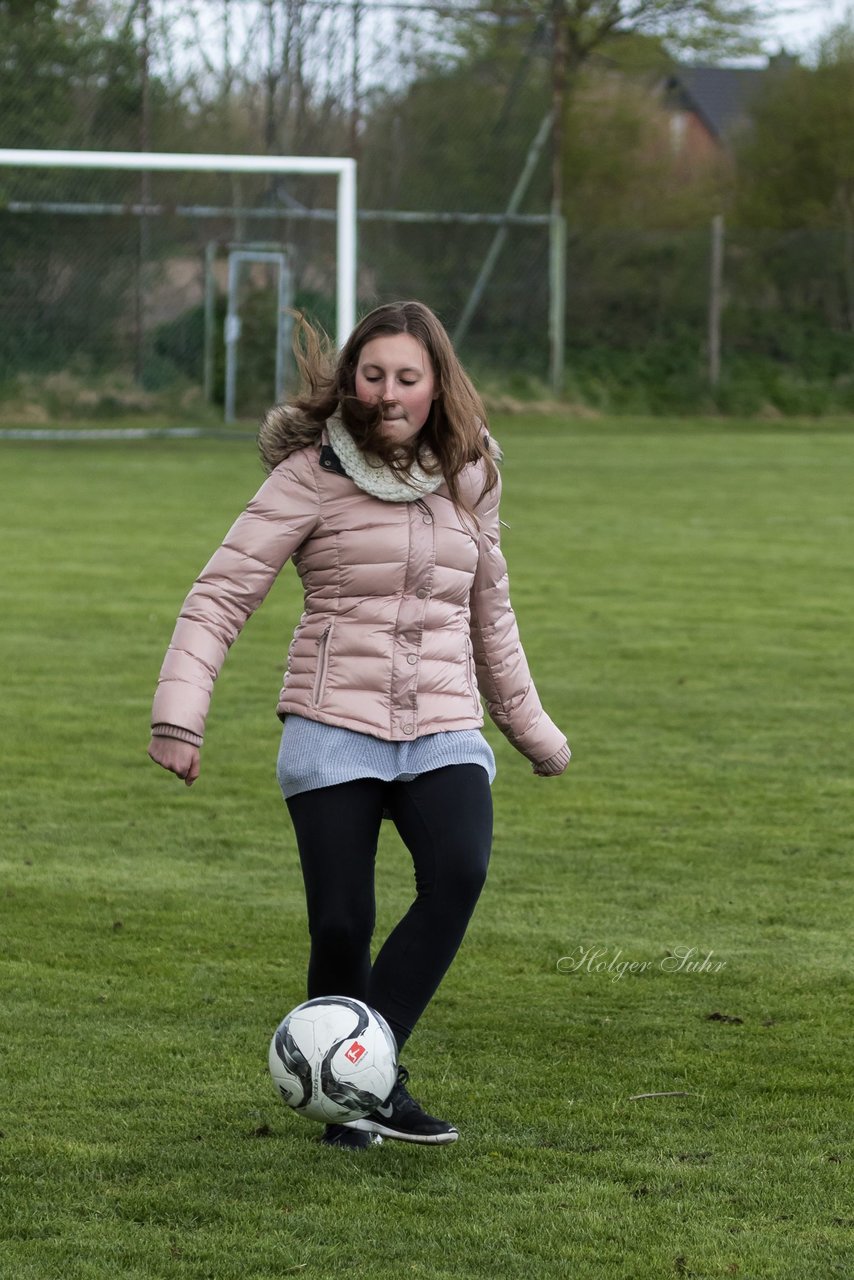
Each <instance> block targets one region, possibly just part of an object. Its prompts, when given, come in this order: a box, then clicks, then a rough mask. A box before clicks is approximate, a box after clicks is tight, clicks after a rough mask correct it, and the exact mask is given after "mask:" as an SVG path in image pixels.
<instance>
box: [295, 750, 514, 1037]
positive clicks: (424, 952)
mask: <svg viewBox="0 0 854 1280" xmlns="http://www.w3.org/2000/svg"><path fill="white" fill-rule="evenodd" d="M287 806H288V811H289V812H290V815H291V820H292V821H293V824H294V831H295V832H296V838H297V845H298V847H299V856H300V863H301V865H302V874H303V879H304V881H305V893H306V902H307V905H308V928H309V933H310V934H311V955H310V959H309V965H308V998H309V999H313V998H314V997H316V996H322V995H345V996H346V995H349V996H355V997H356V998H357V999H359V1000H364V1001H365V1002H366V1003H367V1004H369V1005H371V1006H372V1007H373V1008H374V1009H377V1010H378V1011H379V1012H380V1013H381V1014H382V1015H383V1017H384V1018H385V1019H386V1021H387V1022H388V1024H389V1026H390V1027H391V1029H392V1031H393V1032H394V1035H395V1038H396V1040H397V1044H398V1049H399V1050H400V1049H402V1048H403V1045H404V1043H405V1042H406V1040H407V1038H408V1037H409V1035H410V1033H411V1032H412V1029H413V1027H414V1026H415V1024H416V1022H417V1021H418V1019H419V1018H420V1016H421V1014H422V1013H423V1012H424V1010H425V1009H426V1007H427V1005H428V1004H429V1002H430V1000H431V998H432V997H433V995H434V993H435V992H436V989H437V988H438V986H439V983H440V982H441V981H442V978H443V977H444V976H445V974H446V973H447V971H448V968H449V966H450V964H451V961H452V960H453V958H454V956H455V955H456V953H457V950H458V948H459V946H460V943H461V942H462V940H463V936H464V934H465V931H466V927H467V925H468V922H469V920H470V919H471V915H472V912H473V911H474V908H475V905H476V903H477V900H478V897H479V896H480V891H481V889H482V888H483V883H484V880H485V879H486V868H487V865H488V863H489V852H490V848H491V845H492V796H491V793H490V790H489V777H488V775H487V773H486V770H485V769H484V768H482V766H481V765H479V764H451V765H446V766H445V767H444V768H441V769H432V770H430V772H429V773H423V774H421V775H420V776H419V777H417V778H415V779H414V780H413V781H412V782H383V781H382V780H381V779H379V778H358V779H357V780H356V781H355V782H342V783H339V784H338V785H337V786H332V787H319V788H317V789H316V790H314V791H303V792H300V794H299V795H295V796H291V797H290V799H289V800H288V801H287ZM386 807H387V808H388V810H389V812H390V814H391V817H392V819H393V821H394V824H395V826H396V827H397V830H398V832H399V833H400V835H401V837H402V839H403V842H404V844H405V845H406V847H407V848H408V849H409V852H410V853H411V854H412V861H413V863H414V866H415V888H416V897H415V900H414V902H413V903H412V905H411V906H410V908H409V910H408V911H407V912H406V915H405V916H404V917H403V919H402V920H401V921H400V922H399V923H398V924H397V925H396V926H395V928H394V929H393V930H392V932H391V933H390V934H389V936H388V938H387V939H386V941H385V942H384V943H383V946H382V948H381V949H380V952H379V954H378V955H377V958H376V960H375V961H374V963H373V965H371V950H370V944H371V935H372V934H373V930H374V923H375V920H376V909H375V902H374V860H375V857H376V852H377V841H378V837H379V832H380V823H381V821H382V816H383V809H384V808H386Z"/></svg>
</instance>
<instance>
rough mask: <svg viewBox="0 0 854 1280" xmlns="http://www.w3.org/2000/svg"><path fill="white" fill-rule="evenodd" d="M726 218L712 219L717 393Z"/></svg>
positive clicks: (712, 365) (712, 354)
mask: <svg viewBox="0 0 854 1280" xmlns="http://www.w3.org/2000/svg"><path fill="white" fill-rule="evenodd" d="M723 272H724V217H723V214H722V213H716V214H715V216H714V217H713V218H712V266H711V273H710V277H709V385H710V386H711V388H712V390H713V391H716V390H717V388H718V384H719V383H720V380H721V310H722V305H723Z"/></svg>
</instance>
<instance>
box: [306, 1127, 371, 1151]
mask: <svg viewBox="0 0 854 1280" xmlns="http://www.w3.org/2000/svg"><path fill="white" fill-rule="evenodd" d="M320 1141H321V1142H322V1143H323V1145H324V1146H325V1147H349V1148H350V1149H351V1150H353V1151H362V1150H363V1149H364V1148H365V1147H372V1146H374V1144H375V1143H378V1142H382V1138H381V1137H380V1136H379V1134H376V1133H358V1132H357V1131H356V1130H355V1129H348V1128H347V1127H346V1125H343V1124H328V1125H327V1126H326V1128H325V1129H324V1130H323V1133H322V1134H321V1135H320Z"/></svg>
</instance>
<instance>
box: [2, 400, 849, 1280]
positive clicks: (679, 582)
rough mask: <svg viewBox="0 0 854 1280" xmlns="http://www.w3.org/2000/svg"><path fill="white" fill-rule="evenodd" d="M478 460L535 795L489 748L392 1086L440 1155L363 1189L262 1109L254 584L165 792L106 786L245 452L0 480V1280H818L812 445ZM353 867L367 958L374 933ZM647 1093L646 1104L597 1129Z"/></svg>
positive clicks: (841, 890)
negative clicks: (480, 810) (449, 925)
mask: <svg viewBox="0 0 854 1280" xmlns="http://www.w3.org/2000/svg"><path fill="white" fill-rule="evenodd" d="M494 429H495V434H496V435H497V437H498V439H499V440H500V442H501V444H502V446H503V448H504V450H505V455H506V460H505V464H504V468H503V474H504V500H503V503H502V517H503V518H504V519H505V520H506V521H507V522H508V524H510V526H511V527H510V529H509V530H507V529H505V530H503V535H502V536H503V544H504V549H505V553H506V555H507V559H508V563H509V566H510V579H511V588H512V595H513V601H514V605H515V607H516V612H517V615H518V617H519V621H520V625H521V628H522V635H523V639H524V642H525V647H526V651H527V653H528V657H529V660H530V664H531V667H532V670H533V672H534V675H535V678H536V681H537V685H538V688H539V690H540V692H541V695H542V697H543V700H544V702H545V704H546V706H547V708H548V710H549V712H550V714H551V715H552V716H553V718H554V719H555V720H556V721H557V722H558V723H559V724H561V726H562V727H563V728H564V729H565V730H566V732H567V733H568V736H569V738H570V742H571V744H572V746H573V752H574V758H573V763H572V765H571V766H570V769H569V771H568V772H567V774H566V775H564V777H562V778H560V779H557V780H555V779H539V778H535V777H534V776H533V775H532V774H531V772H530V766H529V765H528V764H527V762H526V761H525V760H523V759H522V757H520V756H519V755H518V754H517V753H516V752H514V751H513V750H512V748H510V747H509V745H508V744H507V743H506V742H505V741H504V740H503V738H502V737H501V735H500V734H498V733H497V731H495V730H494V728H493V727H492V726H491V725H487V727H486V730H485V731H486V733H487V735H488V736H489V739H490V741H491V742H492V744H493V746H494V748H495V751H496V755H497V759H498V766H499V772H498V777H497V779H496V782H495V784H494V788H493V796H494V801H495V807H496V838H495V845H494V853H493V862H492V867H491V870H490V878H489V881H488V884H487V888H486V890H485V892H484V896H483V898H482V901H481V903H480V905H479V907H478V911H477V913H476V915H475V918H474V921H473V923H472V926H471V929H470V932H469V936H468V937H467V939H466V942H465V944H464V946H463V949H462V951H461V953H460V956H459V957H458V960H457V962H456V964H455V966H454V968H453V969H452V971H451V973H450V975H449V976H448V978H447V979H446V981H445V983H444V985H443V987H442V989H441V990H440V992H439V994H438V996H437V997H436V999H435V1000H434V1002H433V1004H432V1005H431V1007H430V1009H429V1010H428V1012H427V1014H426V1015H425V1017H424V1019H423V1021H422V1023H421V1024H420V1026H419V1028H418V1030H417V1032H416V1035H415V1036H414V1037H413V1040H412V1042H411V1046H410V1047H409V1049H408V1052H407V1054H406V1061H407V1064H408V1065H409V1067H410V1070H411V1071H412V1077H413V1088H414V1092H415V1093H416V1095H418V1096H421V1097H423V1099H424V1101H425V1103H426V1104H427V1105H428V1106H429V1107H432V1108H433V1109H434V1110H435V1111H436V1112H437V1113H438V1114H442V1115H447V1116H448V1117H449V1118H452V1119H453V1120H454V1121H455V1122H457V1123H458V1124H459V1125H460V1128H461V1130H462V1131H463V1139H462V1140H461V1141H460V1143H458V1144H457V1146H456V1147H455V1148H453V1149H450V1150H448V1151H441V1152H430V1151H423V1150H417V1149H415V1150H414V1149H410V1148H407V1147H405V1146H403V1145H402V1144H392V1143H386V1144H384V1146H383V1147H382V1148H381V1149H378V1150H373V1151H370V1152H368V1153H365V1154H364V1156H362V1157H361V1158H359V1157H357V1158H352V1157H351V1156H350V1155H349V1154H348V1153H337V1152H331V1151H326V1150H321V1149H319V1148H318V1147H317V1145H316V1144H315V1143H314V1142H313V1141H312V1139H313V1138H314V1136H315V1129H314V1126H311V1125H310V1124H308V1123H307V1122H304V1121H302V1120H300V1119H299V1118H297V1117H294V1116H291V1115H290V1114H288V1113H287V1112H286V1111H285V1109H284V1108H282V1107H281V1105H280V1104H279V1103H278V1102H277V1100H276V1098H275V1096H274V1094H273V1091H272V1087H271V1085H270V1083H269V1080H268V1079H267V1077H266V1065H265V1059H266V1047H267V1041H268V1039H269V1036H270V1034H271V1032H272V1030H273V1028H274V1026H275V1025H276V1023H277V1022H278V1020H279V1019H280V1018H281V1017H282V1015H283V1014H284V1012H286V1010H287V1009H288V1008H290V1007H291V1006H292V1005H293V1004H295V1003H297V1002H298V1001H299V1000H300V999H302V998H303V993H304V966H305V959H306V953H307V937H306V929H305V922H304V905H303V899H302V887H301V882H300V877H299V871H298V863H297V858H296V851H295V845H294V840H293V836H292V833H291V829H290V824H289V821H288V818H287V814H286V812H285V810H284V807H283V805H282V801H281V798H280V796H279V794H278V791H277V788H276V783H275V777H274V763H275V753H276V749H277V744H278V722H277V721H276V719H275V716H274V713H273V712H274V704H275V697H276V693H277V691H278V688H279V683H280V677H281V667H282V663H283V659H284V654H285V651H286V648H287V644H288V641H289V639H290V636H291V633H292V630H293V626H294V624H295V622H296V619H297V617H298V616H299V611H300V608H301V600H300V592H299V584H298V582H297V579H296V575H295V574H294V572H293V569H292V568H290V567H289V568H288V569H286V570H285V572H284V573H283V574H282V576H281V578H280V580H279V582H278V583H277V584H276V586H275V588H274V590H273V592H272V593H271V597H270V599H269V600H268V601H267V602H266V604H265V606H264V607H263V609H262V610H261V611H260V612H259V613H258V614H257V615H256V617H255V618H253V619H252V620H251V621H250V623H249V624H248V626H247V628H246V630H245V632H244V635H243V636H242V637H241V639H240V640H239V641H238V644H237V646H236V648H235V651H234V652H233V653H232V654H231V655H230V657H229V659H228V661H227V663H226V666H225V669H224V671H223V674H222V676H221V679H220V681H219V684H218V687H217V690H216V693H215V698H214V704H213V710H212V712H211V716H210V720H209V732H208V740H207V743H206V746H205V750H204V753H203V771H202V777H201V780H200V781H199V783H198V784H197V785H196V786H195V787H194V788H193V789H192V790H191V791H187V789H186V788H184V787H182V786H181V785H180V784H178V783H177V782H174V781H173V780H172V779H169V778H167V777H166V776H165V775H162V774H160V773H159V771H157V770H156V769H155V767H154V766H153V765H151V764H150V762H148V761H147V759H146V757H145V745H146V742H147V723H148V710H149V706H150V700H151V693H152V690H153V684H154V680H155V678H156V674H157V670H158V667H159V663H160V660H161V657H162V652H163V649H164V647H165V644H166V642H167V640H168V637H169V634H170V632H171V627H172V625H173V622H174V618H175V614H176V613H177V610H178V607H179V606H180V602H181V600H182V598H183V595H184V593H185V592H186V590H187V588H188V586H189V584H190V582H191V581H192V578H193V576H194V575H195V573H196V572H198V570H199V569H200V568H201V566H202V565H203V564H204V563H205V561H206V560H207V558H208V557H209V555H210V554H211V552H212V551H213V549H214V548H215V546H216V545H217V544H218V542H219V540H220V539H221V537H222V536H223V534H224V533H225V531H226V530H227V528H228V527H229V525H230V523H231V522H232V520H233V519H234V518H235V516H236V515H237V514H238V512H239V510H240V509H241V507H242V505H243V504H244V502H245V501H246V499H247V498H248V497H249V496H250V495H251V493H252V492H253V491H254V489H255V488H256V487H257V485H258V483H260V479H261V472H260V469H259V467H258V464H257V461H256V459H255V457H254V455H253V452H252V450H251V448H248V447H247V446H245V445H243V444H238V443H235V442H221V443H220V442H216V443H215V442H209V441H203V442H200V441H193V442H184V441H182V442H168V443H167V442H162V441H157V442H151V441H149V442H138V443H134V444H131V445H127V444H124V445H119V444H111V443H102V444H101V443H99V444H93V445H89V444H76V445H70V444H69V445H68V446H64V445H63V446H56V445H50V446H45V445H31V444H28V445H23V444H17V443H15V444H10V443H4V444H3V446H2V450H0V537H2V544H3V548H4V555H3V558H2V561H0V610H2V617H3V627H2V629H0V647H1V648H0V657H2V660H3V671H4V681H3V685H4V688H3V703H2V712H0V716H2V724H3V732H2V743H0V749H2V752H3V761H2V771H0V779H2V781H0V789H2V805H0V875H2V883H1V884H0V913H2V914H0V961H1V962H2V969H0V974H2V979H0V980H1V981H2V989H3V993H4V999H3V1001H2V1002H0V1053H2V1062H3V1074H4V1088H3V1092H2V1099H0V1112H1V1113H2V1119H0V1130H2V1132H3V1137H2V1138H0V1162H2V1163H0V1167H2V1182H0V1196H2V1203H0V1252H2V1257H3V1269H4V1271H5V1272H7V1273H8V1274H9V1275H10V1276H14V1277H16V1280H17V1277H22V1278H23V1280H29V1278H30V1277H33V1278H36V1277H38V1278H39V1280H42V1278H43V1277H45V1278H46V1277H53V1276H56V1275H58V1274H62V1275H63V1276H65V1277H69V1278H70V1280H78V1278H79V1280H90V1278H92V1277H105V1276H114V1275H123V1276H134V1277H141V1278H142V1277H145V1278H146V1280H148V1278H149V1277H151V1278H152V1280H153V1278H157V1280H160V1278H162V1277H173V1276H174V1277H194V1278H195V1277H203V1276H212V1277H216V1278H217V1280H220V1278H223V1280H229V1278H230V1277H238V1276H239V1277H241V1278H244V1277H251V1278H253V1280H254V1278H256V1277H257V1278H261V1277H265V1278H266V1277H268V1276H269V1277H272V1276H282V1275H287V1274H298V1275H307V1276H317V1277H323V1278H324V1280H325V1278H326V1277H331V1276H334V1275H339V1274H340V1273H341V1270H342V1268H346V1271H347V1273H348V1274H350V1275H357V1276H365V1277H377V1278H378V1280H386V1277H388V1278H389V1280H391V1278H392V1277H394V1278H395V1280H396V1278H397V1277H400V1276H401V1275H407V1276H416V1277H417V1276H425V1277H426V1276H430V1277H445V1276H447V1277H452V1276H453V1277H469V1276H470V1277H487V1276H490V1277H491V1276H495V1275H506V1276H511V1277H527V1276H532V1277H533V1276H536V1277H547V1278H551V1277H555V1280H557V1278H558V1277H560V1278H561V1280H563V1277H566V1276H570V1275H572V1276H575V1275H578V1276H583V1277H590V1278H592V1280H599V1278H600V1277H601V1278H602V1280H606V1278H607V1280H613V1278H614V1277H623V1276H625V1277H633V1278H634V1277H639V1278H641V1280H645V1278H646V1277H649V1278H650V1280H652V1278H653V1277H656V1278H657V1277H660V1276H667V1275H680V1274H681V1275H692V1276H697V1277H706V1276H708V1277H713V1276H714V1277H717V1276H729V1275H743V1276H751V1277H752V1276H762V1277H763V1278H764V1277H792V1278H795V1277H797V1278H798V1280H800V1278H801V1277H803V1276H804V1275H817V1276H825V1275H826V1276H834V1275H840V1276H844V1275H847V1274H851V1272H852V1270H854V1256H852V1250H851V1227H852V1225H854V1223H852V1217H851V1209H850V1196H849V1195H848V1194H847V1193H848V1191H849V1188H850V1162H849V1161H850V1146H849V1145H848V1142H849V1137H850V1128H849V1125H850V1097H851V1085H852V1079H851V1069H850V1050H849V1038H850V1023H851V1001H850V994H851V983H850V976H849V970H850V958H849V957H850V945H849V944H850V918H851V895H850V879H849V876H850V850H851V846H852V834H854V831H852V827H853V826H854V822H852V817H854V805H852V784H851V779H850V752H849V751H848V750H847V747H846V742H847V740H848V737H849V736H850V729H849V728H848V725H849V721H850V686H851V662H850V657H849V649H850V635H851V630H852V622H854V598H853V597H854V588H852V582H851V574H850V565H851V560H852V551H854V536H852V519H854V513H852V509H851V498H850V495H851V492H852V490H854V485H852V471H854V435H853V434H852V433H850V432H849V431H848V430H846V429H845V424H843V423H828V424H820V425H816V424H812V425H808V424H804V425H803V426H798V425H797V424H794V425H793V424H786V426H785V427H784V428H781V429H780V430H779V431H777V430H772V429H770V428H769V427H768V426H767V425H753V424H721V423H714V422H703V421H695V422H677V421H666V422H661V423H656V422H651V421H644V422H641V423H638V424H634V425H632V424H627V423H625V422H624V421H600V422H594V423H586V424H580V425H578V424H576V425H572V424H567V423H564V422H560V421H557V420H548V419H542V418H530V419H519V418H517V419H513V420H510V421H506V422H500V421H499V422H496V423H495V424H494ZM389 827H390V824H388V823H386V824H384V830H383V833H382V837H381V844H380V856H379V860H378V877H377V878H378V898H379V921H378V926H377V935H376V936H377V940H378V941H380V940H381V939H382V937H383V936H384V934H385V932H386V931H387V930H388V929H389V928H390V926H391V925H392V924H393V922H394V920H395V919H396V918H397V916H398V915H399V914H400V913H401V912H402V911H403V910H404V909H405V907H406V904H407V902H408V901H409V898H410V896H411V891H412V873H411V865H410V863H409V860H408V857H407V855H406V853H405V851H404V850H403V849H402V848H401V846H400V843H399V840H398V838H397V836H396V834H395V833H394V832H393V831H392V830H390V829H387V828H389ZM691 948H696V949H697V952H696V955H694V956H693V957H691V958H689V959H688V960H686V961H685V962H684V964H683V963H682V962H681V960H680V957H681V956H682V955H684V953H685V952H684V950H680V949H689V950H690V949H691ZM708 953H711V958H710V961H709V965H708V967H707V968H706V969H703V970H701V971H699V972H696V971H695V972H692V971H691V970H690V969H689V968H688V967H687V966H688V965H689V964H690V963H691V961H692V959H693V962H694V963H699V962H701V961H702V959H703V957H704V956H706V955H707V954H708ZM561 957H569V961H568V962H566V963H565V964H564V965H563V966H562V967H563V968H564V970H566V969H570V970H573V971H570V972H566V971H565V972H560V971H559V966H558V961H559V960H560V959H561ZM721 962H722V967H720V968H718V967H717V965H718V964H719V963H721ZM628 963H634V965H635V971H634V972H630V971H624V972H623V974H622V976H620V965H621V964H628ZM609 966H610V968H609ZM710 1014H720V1015H724V1016H725V1017H728V1018H733V1019H740V1020H741V1021H722V1020H718V1019H715V1020H710V1019H709V1015H710ZM655 1092H659V1093H669V1094H675V1095H678V1096H670V1097H659V1098H648V1099H639V1100H637V1101H630V1099H631V1098H632V1097H634V1096H635V1095H637V1094H641V1093H655Z"/></svg>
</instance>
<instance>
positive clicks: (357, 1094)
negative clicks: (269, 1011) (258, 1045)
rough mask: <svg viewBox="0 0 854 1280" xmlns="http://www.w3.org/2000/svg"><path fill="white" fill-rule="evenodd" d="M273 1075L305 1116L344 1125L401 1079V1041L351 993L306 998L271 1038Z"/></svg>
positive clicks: (288, 1100)
mask: <svg viewBox="0 0 854 1280" xmlns="http://www.w3.org/2000/svg"><path fill="white" fill-rule="evenodd" d="M269 1065H270V1075H271V1076H272V1077H273V1083H274V1084H275V1086H276V1088H277V1089H278V1091H279V1093H280V1095H281V1097H282V1099H283V1101H284V1102H286V1103H287V1105H288V1106H289V1107H292V1108H293V1110H294V1111H296V1112H297V1113H298V1114H299V1115H301V1116H308V1117H309V1118H310V1119H311V1120H321V1121H323V1122H324V1123H325V1124H340V1123H341V1121H343V1120H358V1119H360V1118H361V1117H362V1116H366V1115H368V1114H369V1113H370V1112H371V1111H374V1110H375V1109H376V1108H377V1107H378V1106H379V1105H380V1104H381V1103H382V1102H384V1101H385V1100H386V1098H387V1097H388V1095H389V1094H390V1093H391V1091H392V1089H393V1088H394V1084H395V1081H396V1080H397V1044H396V1042H395V1039H394V1035H393V1034H392V1030H391V1028H390V1027H389V1025H388V1023H387V1022H386V1021H385V1019H384V1018H382V1017H381V1016H380V1015H379V1014H378V1013H377V1011H376V1009H371V1008H370V1006H369V1005H366V1004H363V1003H362V1001H361V1000H354V999H352V997H350V996H321V997H319V998H318V999H316V1000H307V1001H306V1002H305V1004H300V1005H297V1007H296V1009H292V1010H291V1012H290V1013H289V1014H288V1015H287V1017H286V1018H284V1019H283V1020H282V1021H281V1022H280V1023H279V1026H278V1027H277V1029H276V1032H275V1034H274V1036H273V1039H272V1040H271V1041H270V1055H269Z"/></svg>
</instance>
